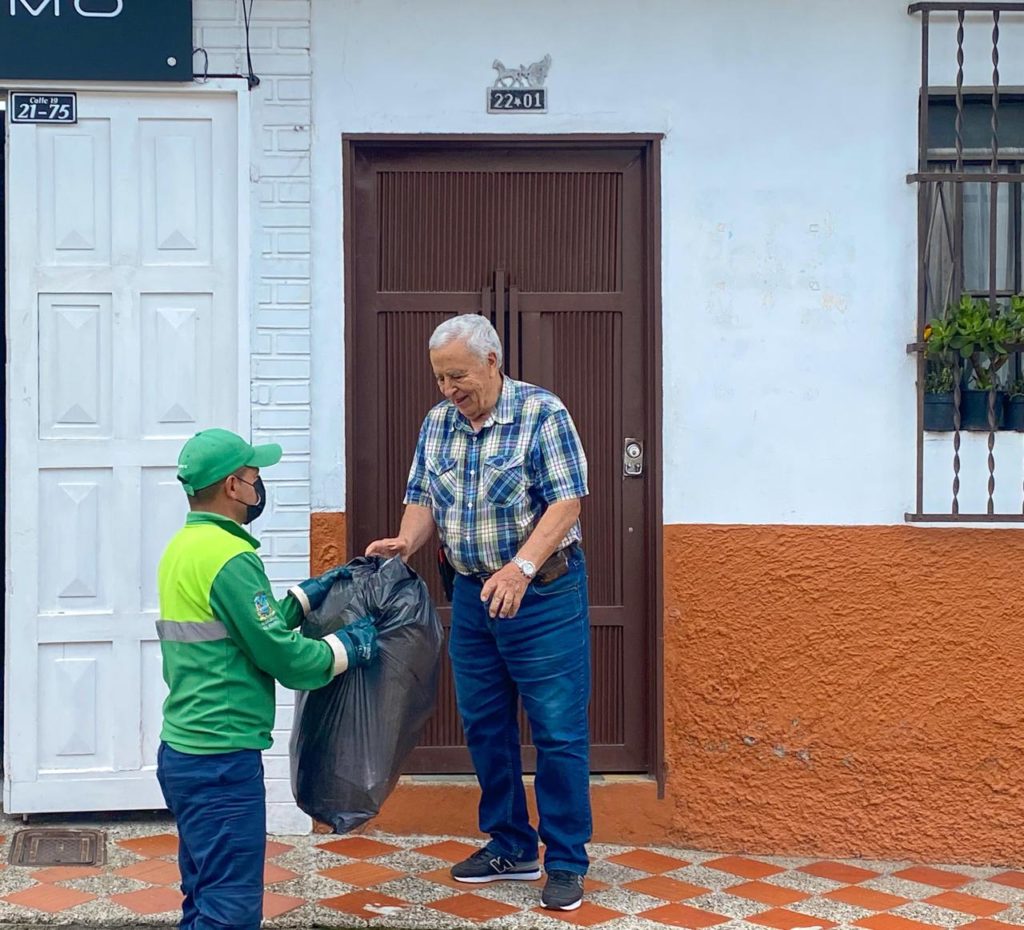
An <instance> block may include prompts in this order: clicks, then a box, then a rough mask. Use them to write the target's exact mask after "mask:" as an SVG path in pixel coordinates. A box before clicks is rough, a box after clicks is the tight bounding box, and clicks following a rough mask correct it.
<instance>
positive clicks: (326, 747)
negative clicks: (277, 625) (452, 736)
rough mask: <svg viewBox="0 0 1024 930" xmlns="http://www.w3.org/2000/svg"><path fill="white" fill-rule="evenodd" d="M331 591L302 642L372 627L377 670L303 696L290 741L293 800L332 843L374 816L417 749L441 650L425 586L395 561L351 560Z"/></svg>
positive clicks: (349, 675)
mask: <svg viewBox="0 0 1024 930" xmlns="http://www.w3.org/2000/svg"><path fill="white" fill-rule="evenodd" d="M348 567H349V569H350V570H351V572H352V577H351V578H350V579H342V580H340V581H338V582H337V583H336V584H335V585H334V587H332V588H331V591H330V593H329V594H328V595H327V599H326V600H325V601H324V603H323V605H322V606H321V607H320V608H319V609H318V610H315V611H312V612H311V613H310V614H309V616H308V617H306V619H305V621H304V622H303V625H302V628H301V629H302V633H303V635H305V636H308V637H310V638H312V639H321V638H323V637H324V636H326V635H327V634H328V633H333V632H335V631H336V630H339V629H341V628H342V627H344V626H347V625H348V624H349V623H352V622H353V621H354V620H357V619H358V618H359V617H364V616H367V615H370V616H372V617H374V618H375V623H376V626H377V632H378V642H379V644H380V654H379V656H378V658H377V661H376V662H374V663H373V664H372V665H370V666H369V667H367V668H357V669H350V670H349V671H347V672H345V673H344V674H341V675H339V676H338V677H337V678H335V679H334V680H333V681H332V682H331V683H330V684H328V685H325V686H324V687H323V688H320V689H318V690H316V691H308V692H302V693H300V695H299V698H298V701H297V703H296V707H295V722H294V724H293V726H292V738H291V774H292V793H293V794H294V795H295V801H296V803H297V804H298V805H299V807H300V808H302V810H304V811H305V812H306V813H307V814H309V815H310V816H311V817H315V818H316V819H317V820H319V821H321V822H323V823H326V824H330V826H332V827H333V828H334V832H335V833H347V832H348V831H349V830H352V829H354V828H355V827H358V826H359V825H360V824H363V823H366V821H367V820H369V819H370V818H371V817H373V816H375V815H376V814H377V813H379V812H380V807H381V804H382V803H383V802H384V800H385V799H386V798H387V796H388V795H389V794H390V793H391V791H392V789H393V788H394V787H395V783H396V782H397V781H398V776H399V775H400V774H401V771H402V764H403V762H404V761H405V758H406V756H407V755H408V754H409V753H410V752H411V751H412V749H413V748H414V747H415V746H416V744H417V742H419V738H420V735H421V734H422V732H423V727H424V726H425V724H426V722H427V720H428V719H429V718H430V716H431V715H432V714H433V712H434V705H435V702H436V699H437V676H438V670H439V668H440V659H441V645H442V641H443V636H442V631H441V623H440V621H439V620H438V617H437V611H436V610H435V609H434V605H433V603H432V602H431V600H430V595H429V594H428V593H427V586H426V584H424V582H423V579H422V578H420V577H419V575H417V574H416V572H414V571H413V570H412V569H411V568H409V566H408V565H406V564H405V563H404V562H403V561H402V560H401V559H397V558H395V559H381V558H376V557H373V558H359V559H354V560H353V561H351V562H349V563H348Z"/></svg>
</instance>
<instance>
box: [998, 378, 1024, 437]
mask: <svg viewBox="0 0 1024 930" xmlns="http://www.w3.org/2000/svg"><path fill="white" fill-rule="evenodd" d="M1006 394H1007V401H1006V416H1005V418H1004V419H1003V425H1004V426H1005V427H1006V428H1007V429H1013V430H1016V431H1017V432H1018V433H1024V377H1021V378H1017V379H1016V380H1015V381H1014V382H1013V383H1012V384H1011V385H1010V386H1009V388H1007V391H1006Z"/></svg>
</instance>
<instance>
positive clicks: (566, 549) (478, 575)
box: [458, 540, 582, 582]
mask: <svg viewBox="0 0 1024 930" xmlns="http://www.w3.org/2000/svg"><path fill="white" fill-rule="evenodd" d="M581 548H582V546H580V544H579V540H573V542H571V543H569V545H568V546H563V547H562V548H561V549H556V550H555V551H554V552H552V553H551V555H549V556H548V557H547V560H546V561H545V562H544V564H543V565H541V566H539V567H538V568H537V575H543V574H544V573H545V572H546V571H550V570H551V569H553V568H554V567H555V566H556V565H557V564H558V562H559V560H560V559H562V558H565V559H570V558H572V557H573V556H574V555H575V554H576V553H577V552H579V551H580V549H581ZM458 574H460V575H462V577H463V578H472V579H473V580H474V581H480V582H484V581H486V580H487V579H488V578H490V577H491V575H493V574H494V572H469V573H466V574H463V573H462V572H459V573H458ZM534 577H536V576H534Z"/></svg>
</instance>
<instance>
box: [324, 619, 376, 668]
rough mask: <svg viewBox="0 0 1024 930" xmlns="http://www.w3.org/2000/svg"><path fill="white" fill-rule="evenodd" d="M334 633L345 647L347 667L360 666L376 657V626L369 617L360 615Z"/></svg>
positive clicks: (367, 663)
mask: <svg viewBox="0 0 1024 930" xmlns="http://www.w3.org/2000/svg"><path fill="white" fill-rule="evenodd" d="M334 635H335V636H337V637H338V639H340V640H341V644H342V645H343V646H344V647H345V652H346V654H347V655H348V667H349V668H362V667H363V666H365V665H369V664H370V663H371V662H373V660H374V659H376V658H377V651H378V647H377V627H376V626H374V624H373V619H372V618H371V617H360V618H359V619H358V620H356V621H355V622H353V623H350V624H349V625H348V626H346V627H342V628H341V629H340V630H338V631H337V633H335V634H334Z"/></svg>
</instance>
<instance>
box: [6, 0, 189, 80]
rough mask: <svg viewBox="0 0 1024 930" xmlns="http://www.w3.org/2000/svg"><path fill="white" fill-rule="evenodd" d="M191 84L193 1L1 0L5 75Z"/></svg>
mask: <svg viewBox="0 0 1024 930" xmlns="http://www.w3.org/2000/svg"><path fill="white" fill-rule="evenodd" d="M25 79H27V80H33V81H37V80H48V81H61V80H71V81H190V80H192V0H0V80H25Z"/></svg>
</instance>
